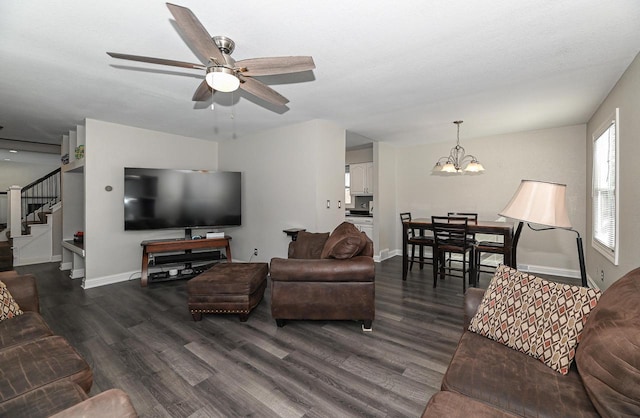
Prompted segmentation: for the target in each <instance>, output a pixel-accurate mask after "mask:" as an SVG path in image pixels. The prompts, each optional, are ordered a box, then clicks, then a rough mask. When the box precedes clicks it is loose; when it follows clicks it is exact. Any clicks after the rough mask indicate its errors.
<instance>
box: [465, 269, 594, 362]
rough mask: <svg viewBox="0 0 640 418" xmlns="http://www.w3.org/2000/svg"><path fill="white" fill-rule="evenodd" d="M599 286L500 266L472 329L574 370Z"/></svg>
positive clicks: (540, 358) (473, 321) (472, 323)
mask: <svg viewBox="0 0 640 418" xmlns="http://www.w3.org/2000/svg"><path fill="white" fill-rule="evenodd" d="M600 293H601V292H600V290H598V289H589V288H586V287H579V286H571V285H566V284H561V283H554V282H550V281H548V280H544V279H541V278H539V277H535V276H533V275H530V274H527V273H523V272H520V271H518V270H515V269H512V268H510V267H507V266H504V265H502V266H500V267H498V269H497V270H496V273H495V275H494V277H493V279H492V280H491V283H490V284H489V287H488V288H487V291H486V292H485V295H484V297H483V299H482V302H481V303H480V307H479V308H478V313H477V314H476V315H475V316H474V317H473V318H472V319H471V325H470V326H469V330H470V331H473V332H477V333H479V334H481V335H484V336H485V337H488V338H491V339H493V340H496V341H498V342H500V343H502V344H504V345H506V346H508V347H511V348H513V349H515V350H518V351H521V352H523V353H525V354H528V355H530V356H532V357H534V358H536V359H539V360H540V361H542V362H543V363H544V364H546V365H547V366H549V367H551V368H552V369H553V370H556V371H558V372H560V373H562V374H567V373H568V372H569V367H570V366H571V362H572V361H573V358H574V357H575V350H576V346H577V344H578V342H579V341H580V334H581V333H582V329H583V327H584V324H585V323H586V321H587V318H588V317H589V313H590V312H591V310H592V309H593V308H594V307H595V306H596V304H597V302H598V298H599V297H600Z"/></svg>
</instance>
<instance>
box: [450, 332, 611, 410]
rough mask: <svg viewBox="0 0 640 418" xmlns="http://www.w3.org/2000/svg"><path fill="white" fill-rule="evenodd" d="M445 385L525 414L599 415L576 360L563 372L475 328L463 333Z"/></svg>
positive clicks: (477, 398) (455, 390) (499, 407)
mask: <svg viewBox="0 0 640 418" xmlns="http://www.w3.org/2000/svg"><path fill="white" fill-rule="evenodd" d="M442 389H443V390H448V391H452V392H457V393H460V394H462V395H465V396H469V397H471V398H474V399H476V400H478V401H481V402H485V403H488V404H490V405H493V406H494V407H496V408H498V409H503V410H505V411H508V412H510V413H513V414H516V415H520V416H532V417H583V418H584V417H598V416H599V415H598V414H597V412H596V410H595V409H594V407H593V404H592V403H591V401H590V400H589V396H588V395H587V392H586V390H585V388H584V386H583V385H582V381H581V379H580V375H579V374H578V372H577V370H576V369H575V365H574V366H573V367H571V372H570V373H569V374H567V375H562V374H560V373H557V372H556V371H554V370H553V369H551V368H549V367H547V366H546V365H545V364H543V363H541V362H540V361H538V360H536V359H534V358H533V357H531V356H528V355H526V354H524V353H521V352H519V351H516V350H513V349H511V348H509V347H507V346H505V345H503V344H500V343H498V342H496V341H493V340H490V339H488V338H486V337H483V336H482V335H479V334H476V333H473V332H465V333H464V334H463V335H462V338H461V339H460V342H459V343H458V347H457V348H456V352H455V354H454V355H453V358H452V359H451V363H450V364H449V367H448V368H447V371H446V373H445V375H444V378H443V380H442ZM471 416H473V415H471Z"/></svg>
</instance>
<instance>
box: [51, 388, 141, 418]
mask: <svg viewBox="0 0 640 418" xmlns="http://www.w3.org/2000/svg"><path fill="white" fill-rule="evenodd" d="M137 416H138V414H137V413H136V410H135V409H134V408H133V405H132V404H131V400H130V399H129V396H128V395H127V394H126V393H124V392H123V391H121V390H120V389H109V390H107V391H105V392H102V393H99V394H97V395H96V396H92V397H91V398H89V399H87V400H85V401H82V402H80V403H79V404H77V405H74V406H72V407H71V408H67V409H65V410H64V411H61V412H58V413H57V414H55V415H52V416H51V417H50V418H80V417H83V418H112V417H118V418H135V417H137Z"/></svg>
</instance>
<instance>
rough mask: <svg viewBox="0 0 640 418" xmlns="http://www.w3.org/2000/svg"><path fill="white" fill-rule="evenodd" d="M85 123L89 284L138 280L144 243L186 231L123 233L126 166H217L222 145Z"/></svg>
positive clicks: (182, 167) (86, 266)
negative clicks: (107, 189) (142, 244)
mask: <svg viewBox="0 0 640 418" xmlns="http://www.w3.org/2000/svg"><path fill="white" fill-rule="evenodd" d="M85 127H86V148H85V168H84V179H85V202H86V203H85V223H86V225H85V250H86V257H85V275H86V277H85V282H84V286H85V287H93V286H99V285H101V284H107V283H113V282H117V281H122V280H127V279H130V278H132V277H136V278H139V277H140V275H139V272H140V267H141V259H142V247H141V246H140V242H141V241H144V240H148V239H161V238H178V237H183V236H184V231H182V230H161V231H126V232H125V231H124V209H123V196H124V195H123V187H124V167H149V168H175V169H206V170H217V168H218V143H217V142H214V141H204V140H200V139H195V138H188V137H184V136H179V135H172V134H167V133H163V132H156V131H150V130H146V129H139V128H133V127H129V126H124V125H118V124H114V123H108V122H102V121H97V120H93V119H87V120H86V124H85ZM106 186H112V187H113V190H112V191H111V192H108V191H106V190H105V187H106ZM65 210H66V209H65ZM136 273H137V274H136Z"/></svg>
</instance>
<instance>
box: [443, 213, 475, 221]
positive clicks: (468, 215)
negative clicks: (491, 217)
mask: <svg viewBox="0 0 640 418" xmlns="http://www.w3.org/2000/svg"><path fill="white" fill-rule="evenodd" d="M447 216H458V217H464V218H467V219H468V220H469V223H475V224H477V223H478V214H477V213H473V212H448V213H447Z"/></svg>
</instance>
